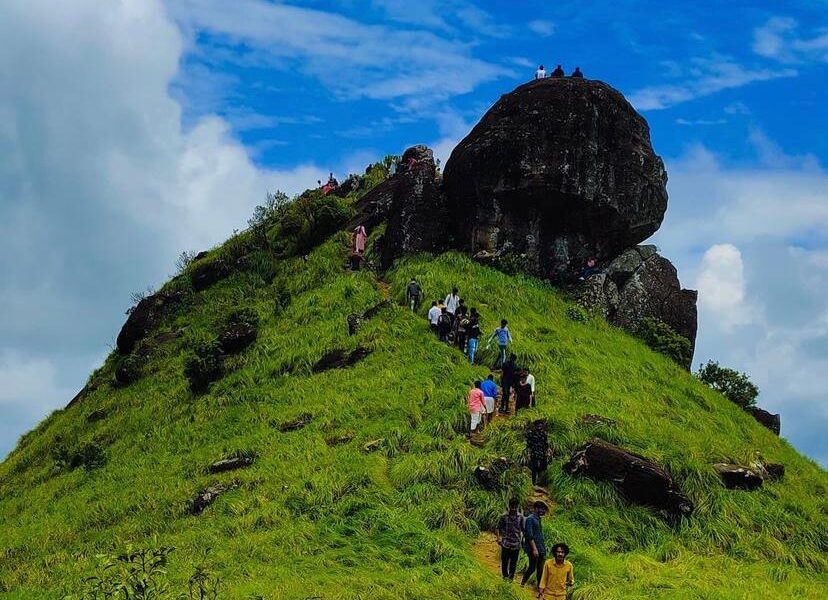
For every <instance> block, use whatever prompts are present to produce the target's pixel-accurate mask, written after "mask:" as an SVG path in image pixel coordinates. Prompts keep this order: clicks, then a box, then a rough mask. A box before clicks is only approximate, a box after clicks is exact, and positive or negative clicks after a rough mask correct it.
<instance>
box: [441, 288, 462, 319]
mask: <svg viewBox="0 0 828 600" xmlns="http://www.w3.org/2000/svg"><path fill="white" fill-rule="evenodd" d="M457 292H458V289H457V288H456V287H453V288H451V293H450V294H449V295H448V296H446V299H445V301H444V302H443V303H444V304H445V305H446V310H447V311H448V312H450V313H451V315H452V316H454V312H455V311H456V310H457V307H458V306H459V305H460V296H458V295H457Z"/></svg>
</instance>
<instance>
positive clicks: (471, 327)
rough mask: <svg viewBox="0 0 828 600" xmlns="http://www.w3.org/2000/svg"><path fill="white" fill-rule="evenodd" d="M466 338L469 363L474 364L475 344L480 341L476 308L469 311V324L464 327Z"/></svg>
mask: <svg viewBox="0 0 828 600" xmlns="http://www.w3.org/2000/svg"><path fill="white" fill-rule="evenodd" d="M466 337H467V338H468V339H467V341H466V345H467V349H468V355H469V362H470V363H471V364H474V354H475V352H477V342H478V340H479V339H480V315H479V314H478V312H477V309H476V308H472V309H471V315H470V316H469V324H468V326H467V327H466Z"/></svg>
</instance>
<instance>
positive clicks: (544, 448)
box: [526, 419, 549, 485]
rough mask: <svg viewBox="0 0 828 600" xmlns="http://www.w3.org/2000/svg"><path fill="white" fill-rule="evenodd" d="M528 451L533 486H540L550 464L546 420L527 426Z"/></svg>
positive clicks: (533, 422)
mask: <svg viewBox="0 0 828 600" xmlns="http://www.w3.org/2000/svg"><path fill="white" fill-rule="evenodd" d="M526 449H527V451H528V453H529V470H530V471H531V472H532V485H540V483H541V482H542V481H543V478H544V476H545V475H546V467H547V466H548V464H549V434H548V431H547V424H546V421H545V420H544V419H538V420H537V421H532V422H531V423H529V425H527V426H526Z"/></svg>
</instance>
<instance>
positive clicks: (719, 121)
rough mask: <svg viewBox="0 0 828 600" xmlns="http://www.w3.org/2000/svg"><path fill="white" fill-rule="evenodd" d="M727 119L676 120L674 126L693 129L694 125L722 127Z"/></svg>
mask: <svg viewBox="0 0 828 600" xmlns="http://www.w3.org/2000/svg"><path fill="white" fill-rule="evenodd" d="M725 123H727V119H683V118H678V119H676V125H684V126H687V127H694V126H696V125H724V124H725Z"/></svg>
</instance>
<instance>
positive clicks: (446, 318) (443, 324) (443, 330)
mask: <svg viewBox="0 0 828 600" xmlns="http://www.w3.org/2000/svg"><path fill="white" fill-rule="evenodd" d="M453 323H454V319H452V316H451V314H449V312H448V309H447V308H446V307H445V306H444V307H443V308H441V309H440V316H439V317H438V318H437V335H438V336H439V337H440V341H441V342H448V341H449V335H450V334H451V327H452V324H453Z"/></svg>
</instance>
